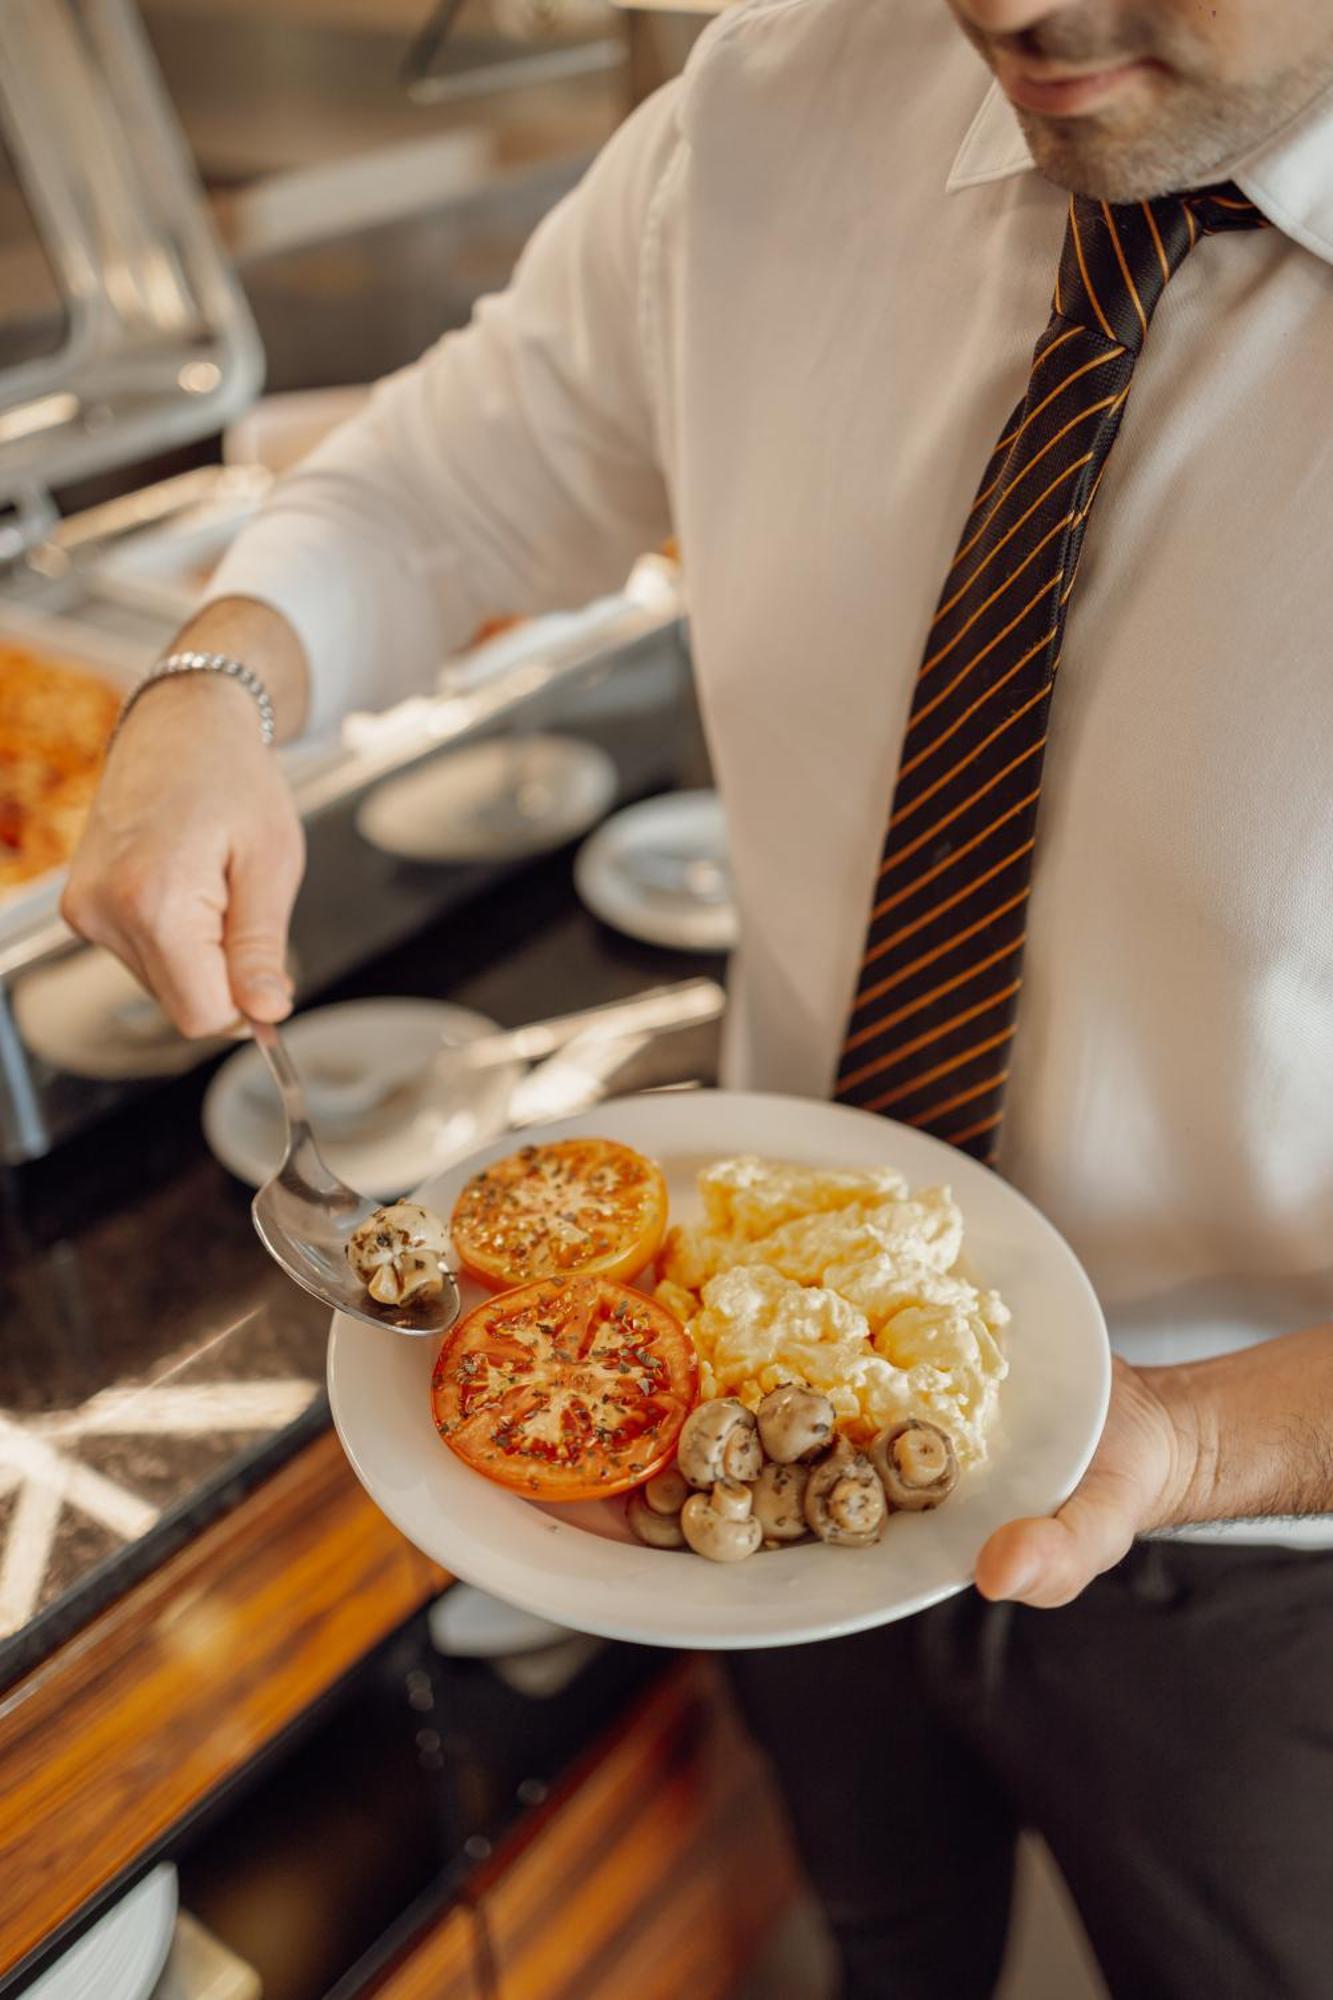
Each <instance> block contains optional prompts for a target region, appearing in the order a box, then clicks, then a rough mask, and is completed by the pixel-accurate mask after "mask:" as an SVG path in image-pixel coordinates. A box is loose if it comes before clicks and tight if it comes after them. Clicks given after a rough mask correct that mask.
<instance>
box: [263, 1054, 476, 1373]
mask: <svg viewBox="0 0 1333 2000" xmlns="http://www.w3.org/2000/svg"><path fill="white" fill-rule="evenodd" d="M249 1025H250V1032H251V1034H252V1035H253V1036H254V1040H255V1046H256V1047H257V1048H258V1049H259V1051H260V1053H261V1054H262V1055H263V1057H264V1060H265V1062H266V1063H267V1064H268V1066H269V1070H270V1072H271V1073H272V1077H273V1081H274V1083H275V1084H276V1085H277V1087H278V1094H279V1095H280V1097H281V1098H282V1108H283V1113H284V1115H285V1117H286V1120H287V1152H286V1157H285V1158H284V1160H283V1162H282V1165H281V1166H280V1167H279V1168H278V1171H277V1173H276V1174H274V1176H273V1178H272V1179H271V1180H269V1181H267V1182H266V1183H265V1184H264V1186H263V1187H262V1188H260V1190H259V1193H258V1194H257V1195H256V1196H255V1198H254V1200H253V1201H252V1202H251V1204H250V1213H251V1215H252V1216H253V1218H254V1225H255V1230H256V1232H257V1234H258V1236H259V1240H260V1242H261V1243H262V1244H263V1246H264V1248H265V1249H266V1250H267V1251H268V1254H269V1256H270V1257H272V1258H273V1260H274V1261H275V1263H278V1264H280V1265H281V1266H282V1268H283V1270H284V1271H285V1272H286V1273H287V1276H288V1277H289V1278H291V1279H292V1280H293V1281H294V1283H296V1284H298V1285H299V1286H300V1287H301V1289H302V1291H304V1292H309V1293H310V1295H311V1297H312V1298H316V1299H319V1300H320V1301H321V1303H322V1304H324V1305H326V1306H328V1307H329V1308H330V1309H331V1310H332V1311H333V1312H340V1313H347V1314H348V1315H349V1316H350V1317H351V1318H352V1319H359V1320H365V1321H366V1322H367V1323H368V1324H369V1325H371V1326H381V1327H387V1328H389V1329H390V1330H391V1331H392V1332H395V1333H409V1334H422V1335H436V1336H438V1335H439V1334H442V1333H445V1332H447V1331H448V1329H449V1328H450V1327H451V1326H452V1325H453V1323H454V1321H455V1320H456V1319H457V1318H458V1314H459V1311H460V1309H461V1306H462V1298H461V1296H460V1294H459V1290H458V1285H457V1283H456V1281H455V1279H454V1276H453V1273H452V1272H451V1271H449V1270H447V1269H446V1268H445V1266H444V1265H443V1264H442V1265H441V1266H440V1276H441V1279H442V1280H443V1283H444V1289H443V1291H442V1292H437V1293H432V1294H430V1295H429V1296H427V1297H422V1296H421V1294H419V1293H418V1294H417V1295H416V1296H414V1297H413V1298H411V1299H409V1300H408V1301H407V1303H406V1304H405V1305H402V1306H382V1305H380V1304H378V1303H377V1301H376V1300H374V1299H372V1298H371V1296H370V1294H369V1292H367V1291H366V1290H365V1288H364V1286H363V1285H362V1284H361V1281H360V1279H359V1278H358V1277H357V1276H356V1274H355V1272H354V1271H353V1270H352V1267H351V1265H350V1264H349V1263H348V1261H347V1244H348V1239H349V1238H350V1237H351V1235H352V1233H353V1231H354V1230H356V1229H358V1228H359V1227H360V1225H361V1224H362V1223H363V1222H364V1221H365V1220H366V1219H367V1217H368V1216H371V1215H373V1214H374V1213H375V1211H376V1209H377V1208H380V1207H382V1206H383V1204H382V1203H381V1202H377V1201H372V1200H371V1199H370V1198H369V1197H368V1196H367V1195H363V1194H358V1193H357V1192H356V1190H355V1188H350V1187H348V1186H347V1184H346V1182H345V1181H340V1180H339V1179H338V1176H337V1175H336V1174H335V1173H334V1172H333V1171H332V1170H331V1169H330V1168H329V1167H328V1166H327V1165H326V1163H325V1161H324V1158H323V1155H322V1154H321V1153H320V1150H319V1147H318V1146H317V1145H316V1144H315V1139H314V1134H313V1133H312V1132H311V1129H310V1114H309V1111H308V1109H307V1107H306V1099H305V1090H304V1088H303V1087H302V1084H301V1078H300V1076H299V1074H298V1072H297V1069H296V1066H295V1064H294V1063H293V1062H292V1059H291V1056H290V1055H289V1054H288V1052H287V1049H286V1048H285V1046H284V1044H283V1040H282V1037H281V1035H280V1034H279V1033H278V1030H277V1029H276V1028H275V1027H272V1026H271V1025H270V1024H269V1023H268V1022H266V1021H251V1022H250V1024H249Z"/></svg>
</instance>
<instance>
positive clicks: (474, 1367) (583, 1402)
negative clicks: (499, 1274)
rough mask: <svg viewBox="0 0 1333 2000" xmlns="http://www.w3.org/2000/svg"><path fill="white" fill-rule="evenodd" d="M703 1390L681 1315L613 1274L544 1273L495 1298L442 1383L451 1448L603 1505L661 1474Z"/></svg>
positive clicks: (464, 1334) (474, 1317)
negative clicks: (604, 1500)
mask: <svg viewBox="0 0 1333 2000" xmlns="http://www.w3.org/2000/svg"><path fill="white" fill-rule="evenodd" d="M697 1394H698V1363H697V1361H696V1360H695V1354H694V1344H693V1342H692V1341H691V1339H690V1336H689V1335H688V1333H686V1331H685V1329H684V1327H683V1326H682V1325H681V1323H680V1321H679V1320H678V1319H676V1318H674V1316H673V1315H672V1314H671V1313H669V1312H668V1311H667V1310H666V1308H665V1307H664V1306H660V1305H658V1303H657V1301H656V1300H655V1299H650V1298H645V1297H644V1295H643V1294H642V1293H641V1292H632V1291H630V1290H629V1289H628V1287H626V1286H624V1285H616V1284H612V1282H611V1281H610V1280H609V1279H608V1278H591V1277H577V1278H542V1279H538V1281H537V1282H536V1283H535V1284H531V1285H520V1286H519V1287H518V1288H517V1289H516V1290H514V1291H511V1292H502V1293H500V1294H499V1296H498V1297H496V1298H493V1299H486V1300H484V1301H483V1302H482V1304H481V1305H479V1306H475V1307H474V1308H473V1310H472V1311H471V1312H470V1313H468V1314H467V1316H466V1318H464V1319H461V1320H460V1321H459V1323H458V1325H457V1326H456V1327H455V1328H454V1331H453V1332H452V1333H451V1334H450V1336H449V1338H448V1339H447V1340H446V1341H445V1343H444V1345H443V1347H442V1348H441V1350H440V1355H439V1359H438V1360H437V1361H436V1363H435V1372H434V1375H433V1376H432V1378H431V1404H432V1407H433V1409H434V1413H435V1427H436V1429H437V1430H438V1431H439V1433H440V1436H441V1437H442V1438H443V1439H444V1441H445V1443H446V1444H447V1445H449V1447H450V1448H451V1450H453V1451H456V1452H457V1453H458V1455H459V1457H460V1458H462V1459H465V1460H466V1461H467V1463H468V1464H469V1465H470V1466H472V1467H473V1468H474V1469H475V1470H476V1471H477V1472H482V1473H485V1475H486V1477H487V1478H488V1479H494V1480H496V1481H498V1483H499V1484H500V1485H501V1486H508V1487H511V1488H512V1489H513V1490H514V1492H516V1493H522V1494H523V1495H524V1496H525V1497H526V1498H528V1499H530V1500H596V1499H600V1498H601V1497H602V1496H603V1495H605V1494H608V1493H623V1492H625V1491H626V1490H627V1488H629V1487H631V1486H638V1485H641V1484H642V1482H643V1481H644V1480H645V1479H651V1477H652V1475H653V1474H654V1473H655V1472H659V1471H660V1470H661V1469H662V1467H663V1466H664V1465H665V1464H666V1463H667V1461H668V1460H669V1459H670V1457H671V1455H672V1453H673V1452H674V1451H675V1449H676V1440H677V1438H678V1437H679V1436H680V1429H681V1425H682V1424H683V1423H684V1422H685V1419H686V1417H687V1416H688V1415H689V1413H690V1411H691V1409H692V1408H693V1407H694V1402H695V1398H696V1396H697Z"/></svg>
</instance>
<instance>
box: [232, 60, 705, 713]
mask: <svg viewBox="0 0 1333 2000" xmlns="http://www.w3.org/2000/svg"><path fill="white" fill-rule="evenodd" d="M677 95H678V85H677V84H676V83H671V84H668V85H667V86H666V88H665V89H663V90H661V91H659V92H658V93H656V95H655V96H654V97H652V98H650V99H649V100H648V101H647V102H646V103H645V104H644V105H642V106H641V107H640V108H639V109H638V111H636V112H635V113H634V115H633V116H632V117H631V118H630V119H628V120H627V121H626V123H625V124H624V125H623V126H621V127H620V128H619V130H618V131H617V132H616V133H615V134H614V136H613V137H612V139H611V140H610V142H609V143H608V145H607V146H606V147H605V149H604V150H603V152H602V153H601V154H600V155H599V157H598V159H597V160H596V161H595V162H594V164H593V166H592V168H591V169H590V171H589V173H588V174H587V176H586V177H585V179H584V180H583V181H582V183H581V184H580V185H579V187H577V188H576V189H575V190H574V191H573V193H572V194H570V195H569V196H567V197H566V199H565V200H564V201H562V202H561V203H560V204H559V205H558V206H557V207H556V208H555V209H553V210H552V212H551V213H550V215H548V216H547V217H546V218H545V220H544V221H543V222H542V223H541V225H540V226H539V227H538V229H537V230H536V232H535V233H534V235H533V237H532V238H531V240H530V242H529V244H528V246H527V248H526V249H525V251H524V253H523V255H522V257H521V258H520V260H519V263H518V266H517V269H516V271H515V274H514V278H513V281H512V283H511V284H510V286H509V288H508V290H506V291H505V292H503V293H502V294H500V295H499V296H497V297H494V298H488V299H484V300H483V301H482V302H481V303H480V304H479V306H478V308H477V310H476V312H475V314H474V317H473V319H472V322H471V324H470V325H469V326H468V327H467V328H466V329H464V330H462V331H460V332H456V333H450V334H447V335H446V336H445V337H444V338H443V339H442V340H441V341H440V342H439V343H438V344H437V345H436V346H434V347H433V348H431V349H430V350H429V351H428V352H427V353H426V354H425V355H424V356H423V358H422V359H421V360H420V361H418V362H416V363H414V364H413V365H412V366H411V367H408V368H405V369H403V370H401V371H400V372H399V373H398V374H396V375H392V376H389V377H388V378H386V379H385V380H384V381H383V382H381V383H380V384H379V385H378V387H377V388H376V390H375V391H374V394H373V395H372V396H371V398H370V401H369V403H368V404H367V406H366V408H365V410H364V411H362V412H361V413H360V414H358V415H357V416H356V417H354V418H353V419H352V420H351V421H350V422H349V423H346V424H344V425H343V426H341V427H340V428H339V429H338V430H337V431H335V432H334V433H333V434H332V435H331V436H330V437H329V438H327V439H326V440H325V441H324V442H323V443H322V444H321V445H320V446H319V447H318V448H317V449H316V450H315V451H314V452H313V453H312V454H311V455H310V457H308V458H307V459H305V460H304V461H303V462H302V463H301V464H300V465H299V466H297V467H296V468H295V469H294V470H293V471H292V472H291V473H290V474H288V475H287V477H285V478H284V479H283V480H282V481H281V483H280V484H279V486H278V487H277V488H276V490H275V492H274V495H273V497H272V499H271V500H270V501H269V503H268V504H267V505H266V506H265V507H264V509H263V510H262V512H261V513H260V514H258V515H257V516H256V518H255V520H254V521H253V522H252V523H251V524H250V525H249V526H248V527H247V528H246V529H245V530H244V531H243V532H242V534H241V535H240V536H239V537H238V538H237V540H236V542H235V543H234V544H233V546H232V548H231V549H230V550H229V551H228V553H227V555H226V557H225V558H224V559H223V561H222V563H221V565H220V566H219V568H218V570H217V572H216V573H215V576H214V578H213V580H212V583H211V584H210V587H209V590H208V594H207V597H206V599H205V600H204V601H205V602H211V601H213V600H215V599H217V598H219V597H230V596H243V597H251V598H257V599H259V600H260V601H261V602H263V603H266V604H269V605H272V606H273V607H274V608H275V609H276V610H278V611H280V612H281V613H282V614H283V615H284V616H285V617H286V618H287V619H288V621H289V622H290V623H291V625H292V626H293V627H294V628H295V630H296V632H297V633H298V635H299V636H300V638H301V640H302V642H303V644H304V646H305V649H306V655H307V658H308V659H309V662H310V667H311V677H312V691H311V715H310V718H309V725H308V726H309V727H311V728H313V729H320V728H327V727H328V726H329V725H330V724H331V723H333V722H334V721H336V719H337V718H338V716H340V715H341V714H342V713H344V712H345V711H346V710H347V709H348V708H349V707H352V706H355V705H357V704H358V703H365V704H367V705H373V706H375V707H381V706H384V705H386V704H387V703H389V702H392V701H395V700H397V699H399V698H400V697H401V696H402V695H404V694H406V693H409V692H412V691H414V690H418V689H420V688H421V687H422V686H423V685H425V684H426V683H427V681H428V680H429V678H430V676H431V675H432V673H433V672H434V670H435V668H436V667H437V666H438V665H439V663H440V661H441V660H442V659H443V658H444V656H445V655H446V654H447V653H449V652H451V651H453V650H455V649H456V648H457V647H458V646H460V645H462V644H464V643H465V642H466V640H467V639H468V638H469V637H470V635H471V633H472V632H474V631H475V630H476V627H477V625H478V624H479V623H480V622H481V620H482V619H483V618H486V617H491V616H496V615H501V614H505V613H524V614H528V613H535V612H541V611H549V610H556V609H562V608H566V607H570V606H574V605H578V604H582V603H586V602H587V601H588V600H589V599H590V598H593V597H596V596H599V595H602V594H604V593H605V592H607V591H609V590H613V589H616V588H617V587H618V586H619V585H620V584H621V583H622V582H623V581H624V578H625V576H626V574H627V573H628V571H629V568H630V566H631V564H632V563H633V561H634V558H635V557H636V556H637V555H639V554H641V553H642V552H643V551H644V550H645V549H648V548H651V547H654V546H655V545H656V544H657V543H659V542H660V541H661V540H662V539H663V538H664V537H665V536H666V535H667V534H669V532H670V510H669V505H668V499H667V491H666V483H665V479H664V477H663V472H662V468H661V453H660V451H659V448H658V434H657V426H656V421H655V412H654V407H653V393H652V383H651V380H650V372H651V370H650V359H649V353H650V347H651V341H652V330H651V327H650V325H649V323H648V317H647V309H648V308H649V307H650V303H651V287H650V285H649V283H648V281H647V268H646V266H647V256H648V251H649V246H650V245H651V242H652V239H653V236H654V222H655V215H656V209H657V205H658V196H659V193H660V192H661V191H662V190H664V189H665V187H666V185H667V183H668V181H669V177H670V173H671V165H672V161H673V158H674V156H675V153H676V150H677V146H678V144H679V143H680V142H679V140H678V134H677Z"/></svg>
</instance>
